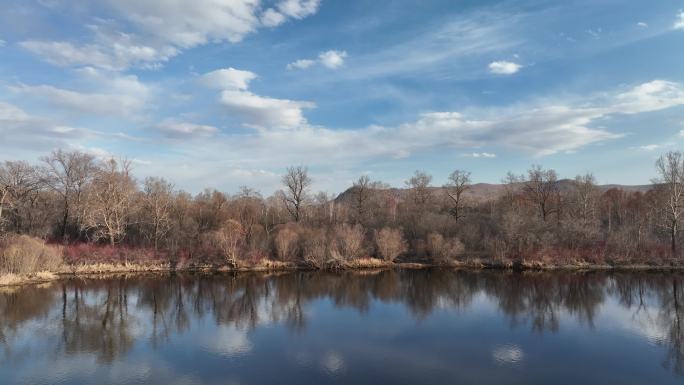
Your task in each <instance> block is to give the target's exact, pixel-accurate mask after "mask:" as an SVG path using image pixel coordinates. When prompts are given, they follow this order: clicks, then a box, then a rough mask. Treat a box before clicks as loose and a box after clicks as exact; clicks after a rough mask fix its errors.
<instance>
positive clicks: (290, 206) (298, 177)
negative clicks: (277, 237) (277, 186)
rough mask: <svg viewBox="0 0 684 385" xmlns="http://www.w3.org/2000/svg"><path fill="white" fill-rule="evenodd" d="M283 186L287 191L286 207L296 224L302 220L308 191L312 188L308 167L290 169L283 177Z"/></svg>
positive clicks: (285, 196)
mask: <svg viewBox="0 0 684 385" xmlns="http://www.w3.org/2000/svg"><path fill="white" fill-rule="evenodd" d="M283 184H284V185H285V188H286V191H285V195H284V200H285V206H286V207H287V211H289V212H290V215H292V218H293V219H294V220H295V222H299V221H300V220H301V218H302V208H303V205H304V203H305V201H306V199H307V192H308V191H307V190H308V189H309V187H310V186H311V178H309V172H308V170H307V168H306V167H303V166H297V167H289V168H288V169H287V173H286V174H285V175H284V176H283Z"/></svg>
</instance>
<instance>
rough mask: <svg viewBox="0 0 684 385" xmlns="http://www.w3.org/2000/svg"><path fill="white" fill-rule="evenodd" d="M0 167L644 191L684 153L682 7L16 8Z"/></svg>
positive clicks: (108, 1) (235, 181) (341, 183)
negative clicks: (300, 174)
mask: <svg viewBox="0 0 684 385" xmlns="http://www.w3.org/2000/svg"><path fill="white" fill-rule="evenodd" d="M3 3H4V4H3V7H2V8H1V9H0V134H1V135H2V137H1V140H0V155H1V156H0V158H2V159H25V160H29V161H32V162H35V161H36V160H37V159H38V157H39V156H41V155H44V154H45V153H47V152H49V151H50V150H52V149H54V148H58V147H61V148H65V149H80V150H82V151H88V152H92V153H93V154H95V155H97V156H100V157H107V156H112V155H114V156H117V157H119V156H125V157H128V158H130V159H132V160H133V162H134V167H135V172H136V175H138V176H139V177H141V178H142V177H144V176H148V175H161V176H164V177H167V178H168V179H170V180H171V181H173V182H174V183H175V184H176V186H178V187H179V188H184V189H187V190H189V191H193V192H196V191H198V190H200V189H202V188H204V187H213V188H218V189H220V190H224V191H227V192H234V191H236V190H237V189H238V187H239V186H241V185H249V186H252V187H255V188H257V189H259V190H261V191H262V192H264V193H266V194H268V193H270V192H272V191H274V190H275V189H277V188H278V187H279V180H280V175H281V174H282V173H283V172H284V170H285V168H286V167H287V166H288V165H296V164H304V165H308V167H309V169H310V171H311V174H312V176H313V178H314V182H315V183H314V187H315V188H316V189H318V190H326V191H328V192H340V191H342V190H343V189H345V188H346V187H347V186H348V185H350V184H351V182H352V181H353V180H355V179H356V178H358V176H360V175H362V174H368V175H369V176H370V177H371V178H372V179H375V180H382V181H384V182H387V183H390V184H393V185H397V186H399V185H401V184H402V183H403V181H404V180H405V179H406V178H407V177H408V176H409V175H410V174H411V173H412V172H413V171H414V170H417V169H420V170H425V171H427V172H429V173H431V174H433V175H434V182H435V184H441V183H443V182H445V180H446V177H447V175H448V174H449V172H450V171H451V170H453V169H456V168H461V169H467V170H470V171H471V172H472V173H473V179H474V181H476V182H494V183H496V182H499V181H500V180H501V178H502V176H503V175H505V174H506V172H507V171H509V170H510V171H513V172H516V173H522V172H524V170H525V169H526V168H527V167H528V166H529V165H530V164H533V163H534V164H542V165H544V166H545V167H553V168H555V169H557V170H558V171H559V173H560V174H561V175H562V176H564V177H573V176H574V175H576V174H578V173H585V172H589V171H591V172H593V173H594V174H595V175H596V177H597V178H598V180H599V182H600V183H624V184H642V183H648V182H649V180H650V179H651V178H652V177H653V163H654V160H655V159H656V158H657V156H658V155H659V154H661V153H663V152H666V151H670V150H678V149H681V147H682V144H683V143H684V1H682V0H678V1H674V0H659V1H651V2H646V1H627V0H622V1H617V0H601V1H595V0H574V1H573V0H570V1H534V0H525V1H522V0H521V1H475V0H472V1H454V0H451V1H436V0H435V1H418V0H413V1H411V0H404V1H399V0H397V1H374V2H369V1H354V0H346V1H326V0H320V1H319V0H275V1H266V0H263V1H260V0H193V1H191V2H190V1H180V0H174V1H172V0H146V1H139V0H100V1H95V0H69V1H67V0H35V1H34V0H5V1H4V2H3Z"/></svg>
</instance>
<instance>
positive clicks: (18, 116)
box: [0, 102, 101, 159]
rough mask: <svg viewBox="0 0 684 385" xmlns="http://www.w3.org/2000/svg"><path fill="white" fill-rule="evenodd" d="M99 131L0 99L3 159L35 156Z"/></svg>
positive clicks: (83, 138) (1, 151) (74, 143)
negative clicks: (49, 118) (38, 114)
mask: <svg viewBox="0 0 684 385" xmlns="http://www.w3.org/2000/svg"><path fill="white" fill-rule="evenodd" d="M100 134H101V133H97V132H94V131H91V130H87V129H83V128H75V127H69V126H66V125H62V124H58V123H55V122H53V121H50V120H48V119H45V118H41V117H38V116H34V115H31V114H29V113H27V112H25V111H24V110H22V109H21V108H19V107H17V106H14V105H12V104H9V103H5V102H0V137H2V140H0V153H1V154H3V157H4V159H13V158H16V159H29V158H31V157H33V158H37V157H38V156H41V155H44V153H45V152H46V151H49V150H51V149H53V148H55V147H63V148H69V147H73V146H74V145H78V144H79V143H80V142H81V141H84V140H87V139H90V138H93V137H95V136H100Z"/></svg>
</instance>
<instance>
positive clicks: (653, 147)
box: [639, 144, 660, 151]
mask: <svg viewBox="0 0 684 385" xmlns="http://www.w3.org/2000/svg"><path fill="white" fill-rule="evenodd" d="M659 148H660V145H659V144H647V145H644V146H639V149H641V150H644V151H654V150H657V149H659Z"/></svg>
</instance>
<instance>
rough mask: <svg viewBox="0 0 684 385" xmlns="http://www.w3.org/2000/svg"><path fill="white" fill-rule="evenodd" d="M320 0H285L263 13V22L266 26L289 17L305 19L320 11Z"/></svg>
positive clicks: (279, 22)
mask: <svg viewBox="0 0 684 385" xmlns="http://www.w3.org/2000/svg"><path fill="white" fill-rule="evenodd" d="M320 3H321V2H320V0H283V1H281V2H279V3H278V4H276V6H275V8H276V9H274V8H268V9H267V10H265V11H264V12H263V13H262V15H261V23H262V24H263V25H264V26H266V27H275V26H278V25H280V24H282V23H284V22H285V21H287V18H288V17H290V18H293V19H303V18H305V17H307V16H310V15H313V14H315V13H316V12H317V11H318V7H319V6H320Z"/></svg>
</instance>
